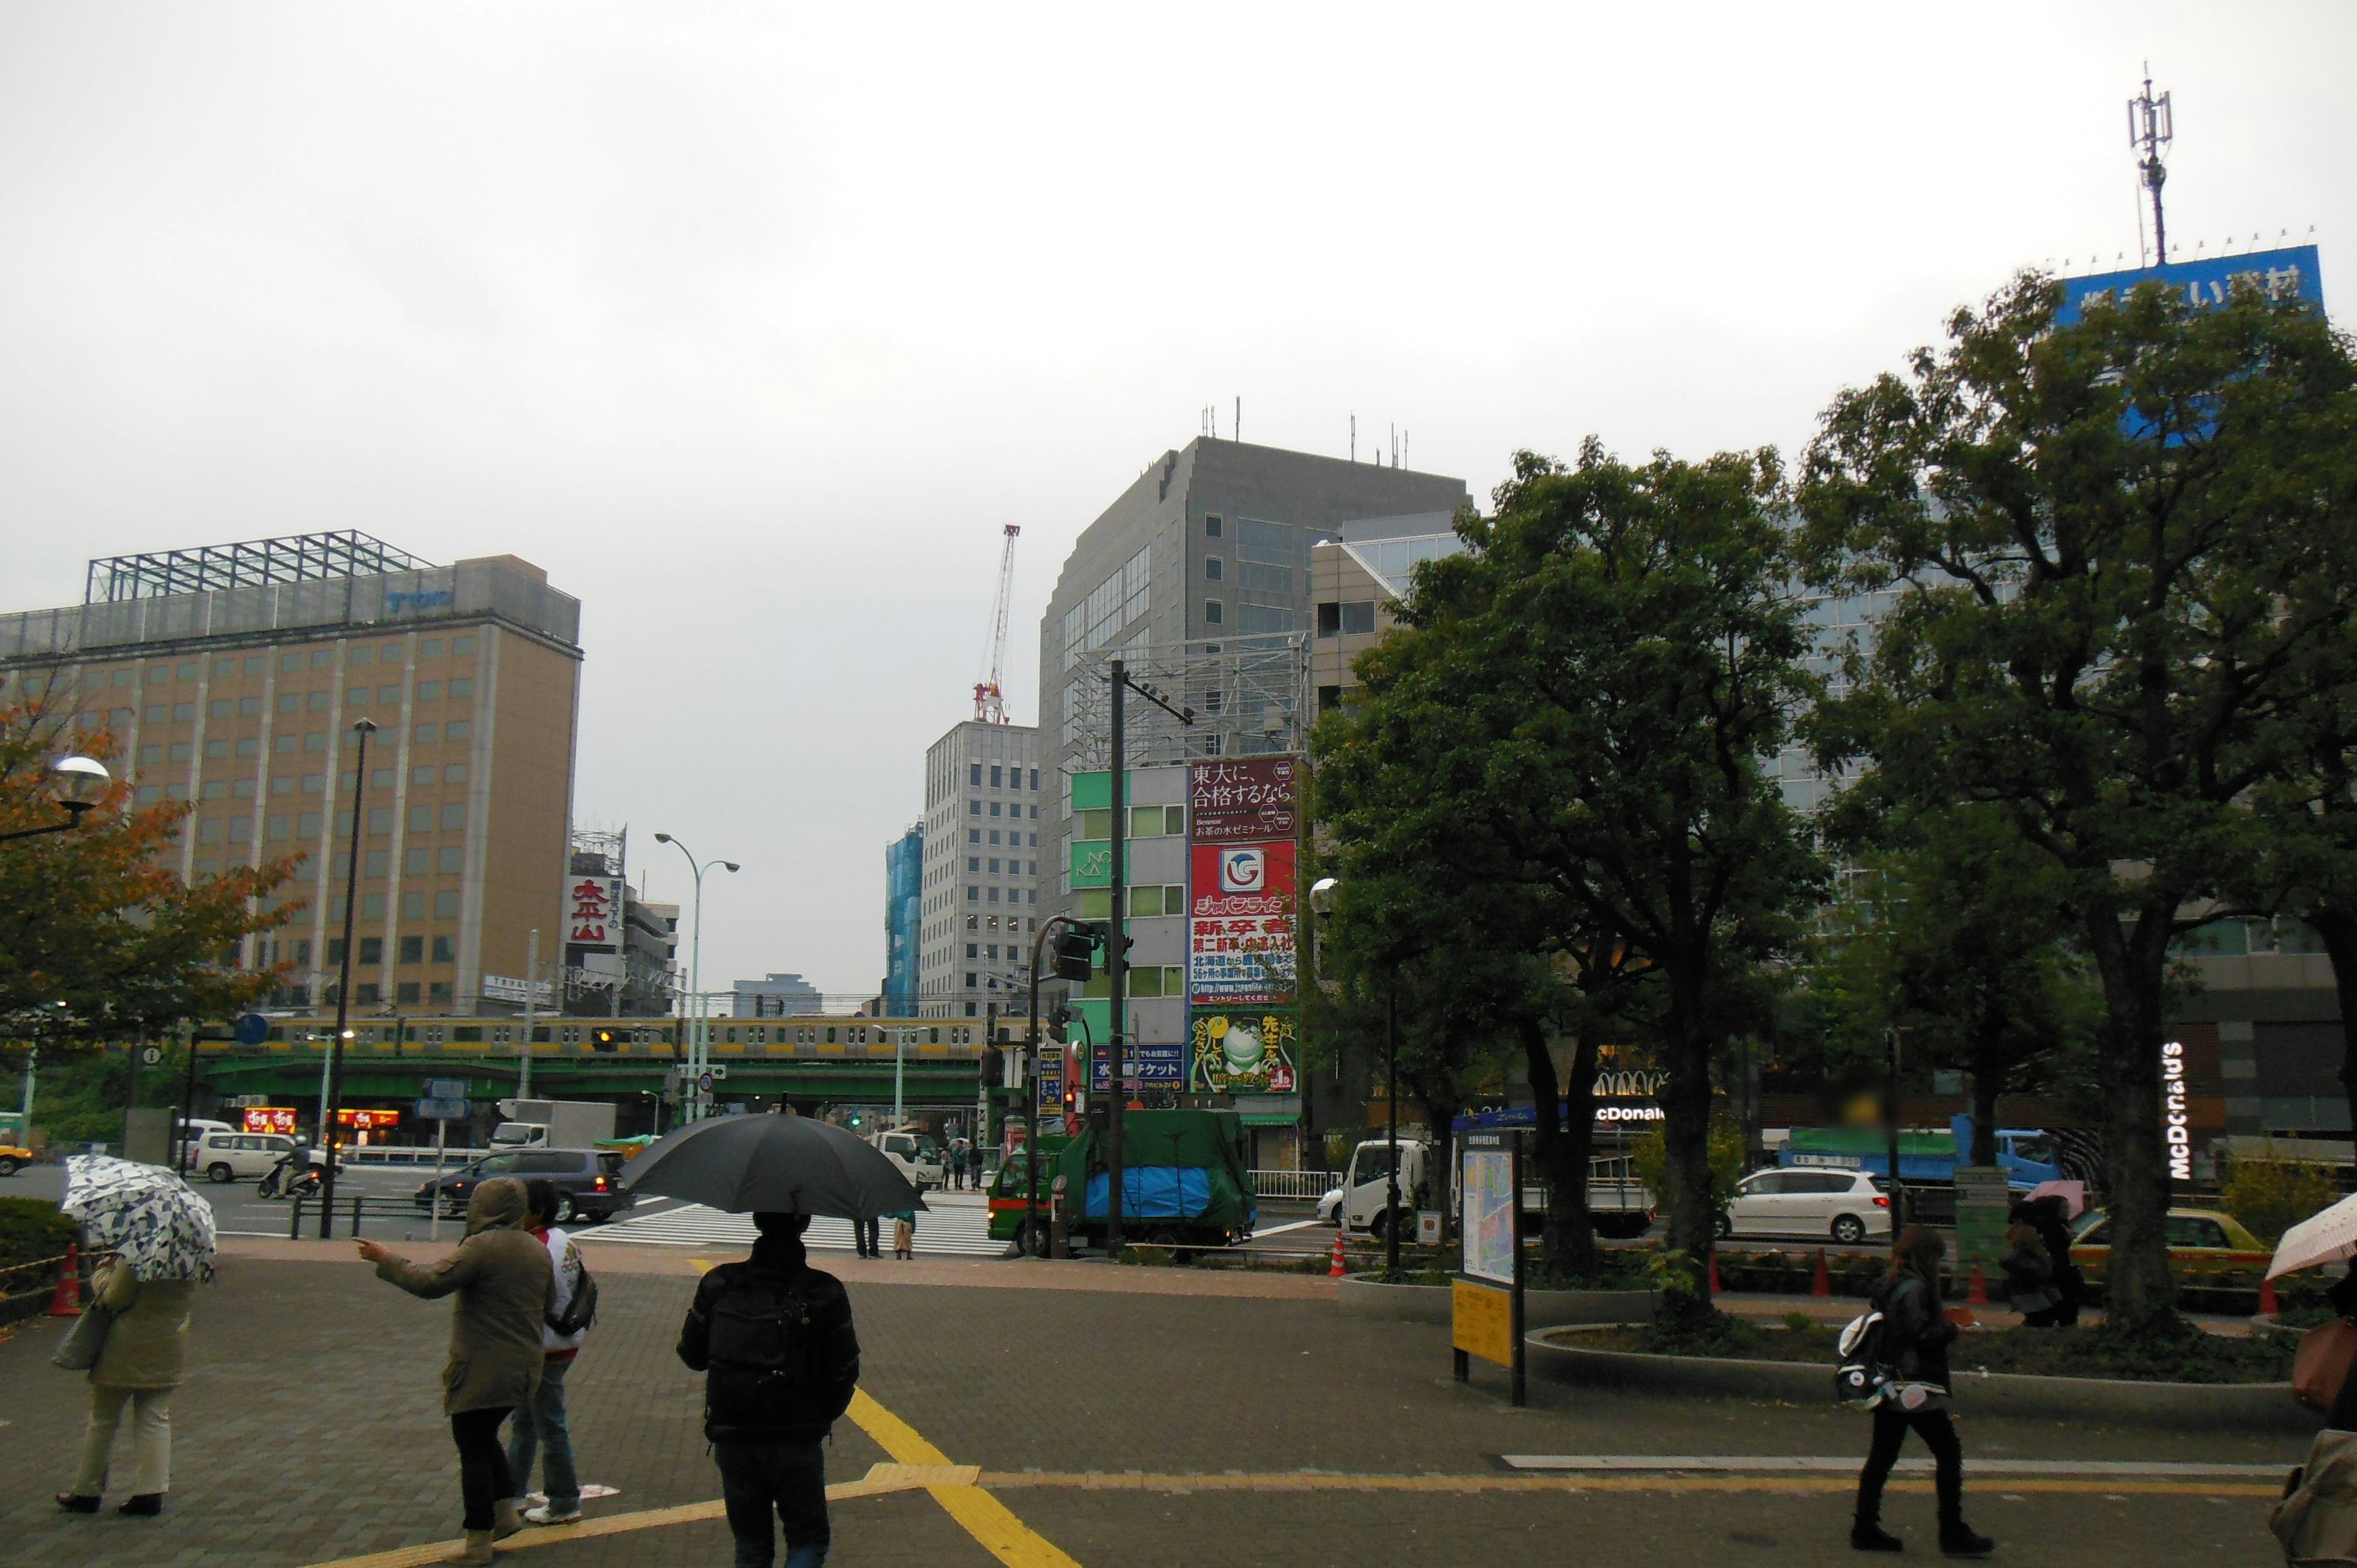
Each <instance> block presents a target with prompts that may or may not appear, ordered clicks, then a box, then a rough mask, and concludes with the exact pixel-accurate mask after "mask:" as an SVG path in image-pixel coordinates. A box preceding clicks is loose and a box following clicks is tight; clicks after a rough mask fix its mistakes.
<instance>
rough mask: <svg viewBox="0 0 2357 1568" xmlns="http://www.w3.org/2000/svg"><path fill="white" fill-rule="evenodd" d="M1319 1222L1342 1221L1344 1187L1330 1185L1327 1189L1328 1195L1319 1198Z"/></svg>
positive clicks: (1329, 1223)
mask: <svg viewBox="0 0 2357 1568" xmlns="http://www.w3.org/2000/svg"><path fill="white" fill-rule="evenodd" d="M1340 1223H1342V1188H1340V1187H1328V1188H1327V1189H1326V1196H1325V1197H1321V1198H1319V1199H1318V1224H1320V1225H1340Z"/></svg>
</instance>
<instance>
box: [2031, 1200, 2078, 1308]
mask: <svg viewBox="0 0 2357 1568" xmlns="http://www.w3.org/2000/svg"><path fill="white" fill-rule="evenodd" d="M2022 1207H2023V1208H2024V1209H2025V1210H2027V1212H2028V1213H2029V1223H2030V1226H2031V1228H2032V1229H2034V1230H2036V1231H2037V1232H2038V1239H2039V1240H2041V1241H2043V1242H2045V1243H2046V1255H2047V1256H2048V1257H2049V1258H2050V1259H2051V1260H2053V1263H2054V1283H2052V1284H2051V1285H2050V1286H2049V1287H2047V1288H2048V1289H2049V1290H2050V1292H2051V1293H2052V1294H2053V1297H2054V1305H2052V1306H2050V1307H2049V1308H2047V1309H2046V1310H2045V1311H2044V1312H2041V1313H2040V1314H2039V1315H2038V1316H2035V1317H2025V1318H2023V1319H2022V1321H2023V1322H2024V1323H2025V1324H2028V1325H2029V1326H2030V1327H2033V1328H2071V1327H2075V1326H2077V1325H2078V1322H2079V1304H2080V1303H2081V1302H2082V1301H2083V1300H2085V1299H2086V1294H2087V1276H2086V1275H2084V1274H2083V1273H2080V1272H2079V1266H2078V1265H2077V1264H2076V1263H2073V1262H2072V1261H2071V1206H2070V1205H2069V1204H2068V1203H2066V1202H2064V1201H2063V1200H2062V1199H2061V1198H2060V1197H2056V1196H2055V1195H2054V1194H2052V1193H2049V1194H2047V1195H2046V1196H2045V1197H2041V1198H2038V1199H2035V1200H2034V1201H2032V1202H2030V1203H2027V1204H2024V1205H2023V1206H2022Z"/></svg>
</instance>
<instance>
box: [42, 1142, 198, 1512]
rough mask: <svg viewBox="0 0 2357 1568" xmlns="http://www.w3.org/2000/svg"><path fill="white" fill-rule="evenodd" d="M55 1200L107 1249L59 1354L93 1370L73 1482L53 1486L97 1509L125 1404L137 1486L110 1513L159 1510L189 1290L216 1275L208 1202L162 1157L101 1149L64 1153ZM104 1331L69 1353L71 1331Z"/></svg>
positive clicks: (166, 1480)
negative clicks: (86, 1354)
mask: <svg viewBox="0 0 2357 1568" xmlns="http://www.w3.org/2000/svg"><path fill="white" fill-rule="evenodd" d="M59 1208H60V1209H61V1210H62V1211H63V1212H65V1213H66V1214H68V1215H70V1216H72V1217H73V1218H74V1219H79V1220H81V1224H82V1234H83V1236H84V1237H85V1238H87V1240H88V1241H89V1244H90V1247H91V1251H93V1252H101V1253H104V1254H105V1255H106V1256H105V1261H104V1262H102V1263H101V1264H100V1265H99V1267H98V1270H97V1272H96V1273H94V1274H93V1275H92V1276H91V1288H92V1290H93V1291H94V1293H95V1294H96V1301H95V1303H94V1305H93V1306H92V1309H91V1316H90V1317H89V1318H88V1319H86V1320H85V1321H84V1322H82V1323H78V1324H77V1325H76V1326H75V1330H76V1332H75V1335H74V1337H73V1338H72V1339H70V1340H69V1341H68V1345H67V1346H66V1347H61V1348H60V1349H59V1358H60V1360H61V1361H62V1362H63V1364H65V1365H68V1366H70V1367H75V1368H76V1369H79V1368H80V1367H82V1366H87V1367H88V1369H89V1371H90V1425H89V1427H88V1429H87V1430H86V1431H85V1433H84V1434H83V1437H82V1446H81V1466H80V1468H79V1470H78V1471H77V1472H76V1474H75V1477H74V1484H73V1487H72V1488H71V1489H70V1490H68V1491H63V1492H59V1494H58V1506H59V1508H61V1509H65V1510H66V1511H67V1512H68V1513H96V1512H97V1511H98V1509H99V1503H100V1500H101V1498H102V1496H103V1494H104V1493H105V1490H106V1482H107V1475H108V1470H109V1460H110V1458H111V1456H112V1455H113V1449H114V1435H115V1433H116V1432H117V1431H118V1430H119V1429H120V1428H121V1426H122V1424H123V1415H124V1410H125V1409H126V1408H127V1409H128V1410H129V1411H130V1412H131V1415H132V1442H131V1461H132V1472H133V1479H132V1488H133V1489H132V1494H131V1497H130V1498H129V1499H128V1500H127V1501H125V1502H124V1503H123V1504H122V1505H121V1506H120V1507H119V1508H117V1509H116V1510H115V1511H116V1512H118V1513H123V1514H128V1515H131V1516H132V1517H134V1518H140V1517H153V1516H154V1515H156V1514H160V1513H162V1512H163V1511H164V1494H165V1493H166V1492H167V1491H168V1490H169V1489H170V1487H171V1484H172V1391H173V1390H174V1389H176V1388H178V1387H179V1386H180V1384H181V1382H182V1380H184V1379H185V1378H186V1376H187V1373H188V1308H189V1301H190V1297H191V1296H192V1295H193V1294H195V1291H196V1286H197V1284H198V1283H199V1282H209V1281H210V1280H211V1278H212V1277H213V1213H212V1208H211V1206H210V1204H208V1203H206V1202H205V1201H204V1200H203V1199H202V1198H200V1197H197V1195H196V1194H195V1193H194V1192H192V1191H190V1190H189V1189H188V1184H187V1183H186V1182H184V1181H182V1180H181V1179H180V1178H179V1177H178V1176H176V1175H174V1174H173V1173H172V1172H170V1171H167V1170H165V1169H163V1168H162V1167H160V1166H156V1165H138V1164H135V1163H134V1162H133V1161H130V1160H117V1159H110V1158H107V1157H106V1156H103V1155H75V1156H74V1157H73V1158H72V1159H70V1160H68V1161H67V1162H66V1191H65V1197H64V1198H63V1199H62V1200H61V1201H60V1202H59ZM101 1335H102V1336H103V1337H102V1338H101V1339H100V1343H99V1345H98V1347H97V1353H96V1356H95V1358H94V1359H91V1360H88V1361H82V1360H81V1359H80V1358H79V1357H74V1356H72V1355H71V1353H70V1349H71V1347H72V1346H73V1344H74V1341H75V1340H77V1339H79V1340H83V1341H85V1343H86V1341H87V1338H89V1337H97V1336H101Z"/></svg>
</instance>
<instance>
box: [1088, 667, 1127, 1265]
mask: <svg viewBox="0 0 2357 1568" xmlns="http://www.w3.org/2000/svg"><path fill="white" fill-rule="evenodd" d="M1128 686H1129V673H1128V671H1126V670H1125V669H1124V668H1123V665H1122V661H1121V660H1118V659H1116V660H1114V661H1113V844H1112V849H1113V865H1112V875H1113V904H1112V907H1111V908H1109V909H1107V911H1106V921H1105V991H1106V993H1107V994H1108V995H1109V996H1111V997H1112V999H1113V1022H1112V1023H1111V1024H1110V1025H1109V1026H1107V1027H1106V1029H1105V1058H1106V1061H1107V1063H1108V1065H1109V1066H1110V1068H1111V1069H1112V1070H1111V1072H1110V1073H1109V1074H1108V1080H1107V1087H1108V1088H1109V1089H1110V1090H1111V1091H1112V1092H1111V1094H1110V1096H1109V1098H1108V1100H1107V1101H1106V1105H1105V1255H1106V1256H1107V1257H1108V1258H1110V1259H1111V1260H1112V1261H1113V1262H1116V1263H1118V1262H1121V1198H1122V1191H1121V1179H1122V1173H1121V1113H1122V1110H1123V1106H1124V1102H1125V1098H1126V1097H1125V1094H1124V1093H1123V1090H1122V1073H1121V1042H1122V1027H1121V1026H1122V1016H1121V1004H1122V993H1123V992H1124V991H1125V989H1127V982H1128V980H1129V955H1128V954H1127V953H1125V952H1124V951H1123V949H1125V948H1126V947H1127V946H1128V945H1129V940H1128V934H1129V921H1128V919H1127V918H1126V917H1127V916H1128V914H1129V900H1128V899H1127V898H1126V897H1124V894H1123V889H1122V883H1123V880H1124V870H1125V867H1124V866H1123V864H1122V851H1123V849H1124V848H1125V845H1126V844H1127V843H1128V840H1129V823H1128V822H1125V820H1124V818H1125V816H1126V815H1127V813H1128V811H1129V792H1128V790H1127V789H1125V785H1126V784H1127V782H1128V780H1127V779H1125V778H1124V777H1123V775H1124V772H1125V769H1126V768H1127V766H1128V760H1129V759H1128V757H1126V756H1125V753H1124V748H1123V739H1124V737H1123V736H1122V733H1121V732H1122V723H1121V719H1122V694H1123V693H1124V692H1125V691H1126V690H1127V688H1128ZM1086 1210H1087V1203H1086V1200H1085V1197H1084V1198H1083V1201H1082V1211H1083V1212H1084V1213H1085V1212H1086Z"/></svg>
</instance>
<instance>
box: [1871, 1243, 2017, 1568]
mask: <svg viewBox="0 0 2357 1568" xmlns="http://www.w3.org/2000/svg"><path fill="white" fill-rule="evenodd" d="M1947 1253H1948V1244H1947V1243H1946V1242H1945V1241H1943V1240H1941V1239H1940V1233H1939V1232H1938V1231H1936V1230H1932V1228H1931V1227H1929V1226H1926V1225H1910V1226H1909V1227H1908V1228H1907V1229H1906V1230H1903V1231H1901V1232H1900V1237H1899V1243H1898V1246H1897V1247H1896V1248H1895V1249H1893V1255H1892V1257H1891V1260H1890V1273H1889V1277H1888V1278H1887V1279H1886V1280H1884V1282H1883V1283H1882V1286H1881V1288H1880V1289H1878V1291H1876V1292H1875V1299H1874V1305H1875V1308H1876V1310H1878V1311H1879V1312H1880V1313H1881V1314H1882V1335H1883V1338H1882V1342H1883V1346H1884V1348H1885V1352H1886V1354H1888V1355H1889V1359H1890V1362H1891V1365H1892V1367H1893V1369H1894V1370H1895V1371H1896V1373H1897V1377H1896V1378H1895V1379H1894V1380H1892V1382H1891V1384H1890V1387H1889V1390H1888V1391H1886V1392H1885V1393H1884V1395H1883V1397H1882V1399H1881V1400H1880V1401H1879V1402H1878V1403H1877V1404H1876V1405H1875V1407H1874V1444H1873V1446H1872V1447H1871V1448H1869V1449H1868V1450H1867V1455H1866V1468H1865V1469H1863V1470H1861V1471H1859V1472H1858V1477H1857V1518H1856V1519H1855V1520H1854V1521H1853V1522H1852V1523H1851V1525H1850V1530H1849V1543H1850V1545H1851V1546H1852V1547H1854V1548H1855V1549H1857V1551H1860V1552H1898V1551H1900V1550H1901V1549H1902V1548H1903V1547H1904V1546H1905V1545H1906V1543H1905V1542H1904V1541H1900V1539H1899V1538H1898V1537H1897V1536H1895V1535H1892V1534H1890V1533H1889V1531H1887V1530H1884V1529H1883V1528H1882V1523H1881V1520H1882V1487H1883V1483H1884V1482H1886V1481H1888V1480H1889V1478H1890V1467H1891V1466H1893V1465H1895V1464H1897V1463H1898V1461H1899V1447H1900V1444H1902V1443H1904V1442H1906V1441H1907V1434H1908V1432H1909V1431H1910V1429H1911V1430H1913V1432H1914V1433H1915V1434H1916V1435H1917V1436H1919V1437H1921V1438H1922V1439H1923V1444H1924V1446H1925V1447H1927V1448H1929V1449H1931V1450H1932V1466H1933V1469H1934V1476H1935V1482H1936V1487H1937V1489H1938V1492H1939V1497H1940V1550H1941V1551H1942V1552H1946V1553H1947V1554H1948V1555H1949V1556H1951V1557H1977V1556H1979V1555H1981V1554H1982V1553H1984V1552H1989V1551H1992V1550H1994V1549H1995V1548H1996V1541H1991V1540H1990V1539H1989V1538H1988V1537H1987V1536H1986V1535H1981V1534H1977V1533H1975V1530H1973V1527H1972V1526H1970V1525H1968V1524H1966V1523H1965V1522H1964V1445H1963V1444H1960V1443H1958V1442H1957V1441H1956V1428H1955V1423H1953V1422H1952V1421H1950V1420H1949V1419H1948V1402H1949V1399H1948V1347H1949V1346H1950V1345H1952V1344H1953V1343H1954V1342H1955V1338H1956V1326H1955V1325H1954V1324H1953V1323H1951V1322H1949V1321H1948V1319H1947V1316H1946V1314H1945V1312H1944V1311H1943V1309H1942V1307H1941V1305H1940V1262H1941V1260H1942V1259H1943V1258H1945V1257H1946V1256H1947Z"/></svg>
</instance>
